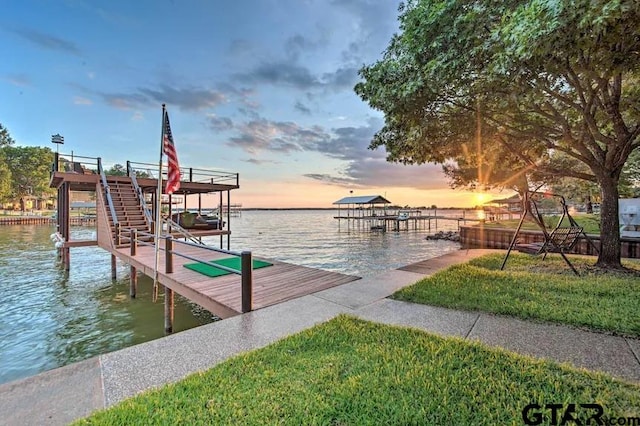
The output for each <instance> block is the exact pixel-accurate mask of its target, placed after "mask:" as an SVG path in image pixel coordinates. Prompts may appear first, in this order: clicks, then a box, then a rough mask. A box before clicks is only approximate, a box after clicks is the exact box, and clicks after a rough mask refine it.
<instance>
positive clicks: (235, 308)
mask: <svg viewBox="0 0 640 426" xmlns="http://www.w3.org/2000/svg"><path fill="white" fill-rule="evenodd" d="M161 248H164V244H161ZM173 251H174V255H173V272H172V273H166V272H165V270H166V269H165V262H166V256H165V251H164V250H160V257H159V262H158V265H159V267H158V282H159V283H160V284H162V285H164V286H166V287H168V288H170V289H171V290H173V291H175V292H176V293H178V294H180V295H182V296H184V297H186V298H187V299H189V300H191V301H193V302H195V303H197V304H198V305H200V306H202V307H203V308H205V309H207V310H208V311H210V312H212V313H213V314H215V315H217V316H219V317H220V318H228V317H230V316H234V315H238V314H240V313H241V312H242V289H241V277H240V276H239V275H235V274H229V275H224V276H220V277H214V278H211V277H208V276H206V275H203V274H200V273H198V272H195V271H192V270H190V269H187V268H185V267H184V264H185V263H193V260H190V259H187V258H185V257H182V256H180V255H176V254H175V253H180V254H181V255H186V256H189V257H191V258H196V259H202V260H208V261H211V260H217V259H221V258H224V257H229V255H228V254H224V253H219V252H214V251H211V250H208V249H206V248H205V247H195V246H191V245H189V246H187V245H181V246H180V247H179V248H175V247H174V249H173ZM112 254H114V255H115V256H117V257H119V258H120V259H121V260H122V261H123V262H125V263H128V264H130V265H131V266H133V267H134V268H136V269H137V270H138V271H140V272H142V273H144V274H145V275H148V276H150V277H153V275H154V272H153V271H154V266H155V249H154V247H153V246H151V245H149V246H139V247H137V250H136V255H135V256H132V255H131V254H130V248H128V247H127V248H120V249H113V250H112ZM259 260H264V261H268V262H270V263H272V264H273V266H269V267H266V268H260V269H255V270H253V291H252V300H253V303H252V309H260V308H264V307H266V306H270V305H275V304H277V303H280V302H284V301H286V300H291V299H295V298H297V297H302V296H305V295H308V294H311V293H315V292H317V291H320V290H325V289H327V288H331V287H335V286H337V285H341V284H344V283H348V282H350V281H354V280H357V279H359V277H356V276H351V275H345V274H340V273H337V272H330V271H324V270H320V269H314V268H308V267H304V266H298V265H292V264H289V263H285V262H279V261H277V260H272V259H263V258H260V259H259Z"/></svg>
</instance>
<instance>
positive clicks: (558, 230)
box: [500, 191, 598, 275]
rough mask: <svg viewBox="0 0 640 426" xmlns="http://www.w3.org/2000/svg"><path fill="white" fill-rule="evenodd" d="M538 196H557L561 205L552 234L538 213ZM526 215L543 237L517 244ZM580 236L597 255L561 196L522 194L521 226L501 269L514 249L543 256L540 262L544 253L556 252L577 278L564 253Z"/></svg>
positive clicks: (595, 248)
mask: <svg viewBox="0 0 640 426" xmlns="http://www.w3.org/2000/svg"><path fill="white" fill-rule="evenodd" d="M541 196H542V197H548V198H551V197H557V198H558V199H559V200H560V204H561V205H562V215H561V216H560V219H559V220H558V223H557V225H556V226H555V228H553V230H551V231H549V229H548V227H547V225H546V223H545V220H544V217H543V215H542V213H541V209H540V208H539V206H538V200H539V198H540V197H541ZM528 215H529V216H531V220H532V221H533V222H534V223H536V224H537V225H538V227H539V228H540V230H541V231H542V234H543V236H544V240H543V241H541V242H535V243H519V242H518V234H519V233H520V229H521V228H522V224H523V222H524V220H525V219H526V217H527V216H528ZM567 222H568V223H567ZM581 236H584V238H586V240H587V241H588V242H589V244H591V246H592V247H593V249H594V250H595V251H596V252H598V249H597V247H596V246H595V244H594V243H593V241H591V239H590V238H589V236H588V235H587V234H586V233H585V232H584V228H583V227H581V226H580V225H579V224H578V223H577V222H576V221H575V219H574V218H573V217H571V215H570V214H569V209H568V207H567V203H566V201H565V199H564V197H563V196H561V195H556V194H550V193H545V194H541V193H539V192H535V191H528V192H526V193H525V195H524V199H523V213H522V217H521V218H520V223H519V224H518V228H517V229H516V232H515V234H514V235H513V239H512V240H511V244H510V245H509V249H508V250H507V254H506V256H505V258H504V260H503V262H502V266H501V267H500V270H504V267H505V265H506V263H507V259H508V258H509V254H511V250H513V249H514V248H515V249H516V250H518V251H520V252H523V253H528V254H533V255H538V254H543V253H544V255H543V257H542V260H544V259H546V257H547V254H549V253H558V254H560V256H562V258H563V259H564V261H565V262H566V264H567V265H568V266H569V267H570V268H571V270H572V271H573V272H574V273H575V274H576V275H580V274H579V273H578V271H577V270H576V268H575V267H574V266H573V264H572V263H571V262H570V261H569V259H568V258H567V256H566V253H569V252H570V251H571V249H573V247H574V246H575V245H576V243H577V242H578V240H579V239H580V237H581Z"/></svg>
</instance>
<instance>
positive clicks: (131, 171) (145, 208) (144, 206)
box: [127, 161, 153, 229]
mask: <svg viewBox="0 0 640 426" xmlns="http://www.w3.org/2000/svg"><path fill="white" fill-rule="evenodd" d="M127 175H128V176H129V177H130V178H131V184H132V185H133V188H134V189H135V191H136V194H137V195H138V199H139V200H140V206H141V207H142V211H143V212H144V218H145V219H146V220H147V226H148V227H149V229H152V228H151V224H152V223H153V218H152V217H151V216H152V215H151V210H149V206H147V203H146V201H145V199H144V194H143V193H142V189H141V188H140V185H138V179H137V173H136V169H134V168H133V167H132V166H131V161H127Z"/></svg>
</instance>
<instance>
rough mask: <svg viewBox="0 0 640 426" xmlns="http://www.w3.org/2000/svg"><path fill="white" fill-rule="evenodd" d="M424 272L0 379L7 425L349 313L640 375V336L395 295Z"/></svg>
mask: <svg viewBox="0 0 640 426" xmlns="http://www.w3.org/2000/svg"><path fill="white" fill-rule="evenodd" d="M488 252H490V250H471V251H456V252H451V253H448V254H446V255H444V256H441V257H438V258H435V259H432V260H428V261H424V262H420V268H414V270H421V271H425V273H427V274H428V273H433V272H435V271H437V270H439V269H442V268H445V267H447V266H449V265H452V264H455V263H460V262H465V261H468V260H470V259H471V258H473V257H477V256H480V255H483V254H486V253H488ZM403 269H406V268H403ZM409 269H411V268H409ZM426 271H428V272H426ZM425 273H417V272H408V271H406V270H393V271H387V272H384V273H382V274H379V275H375V276H372V277H366V278H363V279H361V280H358V281H353V282H351V283H348V284H344V285H341V286H339V287H334V288H331V289H328V290H324V291H321V292H318V293H315V294H313V295H309V296H305V297H302V298H299V299H295V300H291V301H288V302H285V303H281V304H279V305H275V306H271V307H268V308H264V309H260V310H258V311H254V312H250V313H247V314H243V315H239V316H236V317H233V318H229V319H226V320H223V321H219V322H216V323H212V324H208V325H204V326H201V327H198V328H195V329H191V330H187V331H183V332H181V333H177V334H174V335H172V336H168V337H165V338H162V339H158V340H154V341H151V342H147V343H144V344H141V345H137V346H133V347H130V348H126V349H122V350H120V351H117V352H112V353H108V354H105V355H101V356H99V357H95V358H92V359H89V360H86V361H82V362H79V363H75V364H72V365H69V366H66V367H62V368H58V369H56V370H52V371H48V372H45V373H41V374H39V375H36V376H33V377H30V378H27V379H24V380H19V381H15V382H11V383H7V384H4V385H0V413H2V414H1V415H0V424H2V425H4V424H6V425H42V424H47V425H58V424H67V423H69V422H71V421H73V420H75V419H78V418H81V417H84V416H87V415H88V414H90V413H91V412H93V411H95V410H98V409H101V408H104V407H109V406H111V405H113V404H116V403H118V402H119V401H122V400H124V399H126V398H129V397H131V396H133V395H135V394H137V393H139V392H141V391H143V390H146V389H150V388H153V387H158V386H161V385H163V384H166V383H171V382H175V381H177V380H180V379H181V378H183V377H185V376H186V375H188V374H191V373H194V372H197V371H202V370H205V369H208V368H210V367H212V366H214V365H216V364H218V363H219V362H221V361H224V360H225V359H227V358H229V357H231V356H233V355H236V354H239V353H241V352H245V351H248V350H252V349H257V348H261V347H264V346H266V345H268V344H270V343H273V342H275V341H277V340H279V339H281V338H283V337H285V336H288V335H290V334H293V333H296V332H298V331H301V330H303V329H305V328H308V327H310V326H312V325H314V324H317V323H319V322H323V321H326V320H328V319H331V318H333V317H334V316H336V315H338V314H340V313H348V314H351V315H355V316H358V317H360V318H363V319H367V320H371V321H377V322H382V323H387V324H394V325H403V326H411V327H417V328H420V329H424V330H426V331H429V332H433V333H437V334H440V335H445V336H459V337H463V338H467V339H477V340H479V341H482V342H484V343H486V344H488V345H491V346H499V347H503V348H505V349H508V350H511V351H514V352H517V353H521V354H526V355H531V356H535V357H540V358H548V359H552V360H556V361H560V362H568V363H571V364H573V365H574V366H576V367H582V368H586V369H590V370H596V371H603V372H607V373H610V374H611V375H613V376H615V377H619V378H622V379H624V380H628V381H634V382H639V383H640V361H639V359H640V340H639V339H625V338H622V337H616V336H610V335H606V334H600V333H593V332H588V331H583V330H578V329H575V328H571V327H565V326H559V325H550V324H541V323H532V322H527V321H522V320H519V319H514V318H508V317H499V316H495V315H490V314H485V313H479V312H467V311H457V310H452V309H445V308H438V307H433V306H425V305H417V304H412V303H406V302H401V301H395V300H390V299H387V298H386V297H387V296H389V295H391V294H392V293H394V292H395V291H396V290H398V289H400V288H402V287H404V286H406V285H409V284H412V283H414V282H415V281H417V280H419V279H420V278H422V277H424V276H425Z"/></svg>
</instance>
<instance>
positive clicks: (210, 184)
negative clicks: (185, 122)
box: [50, 153, 359, 333]
mask: <svg viewBox="0 0 640 426" xmlns="http://www.w3.org/2000/svg"><path fill="white" fill-rule="evenodd" d="M78 158H82V159H84V160H87V157H78V156H75V158H74V159H72V160H71V161H68V160H64V158H62V159H61V157H60V156H59V155H58V153H56V156H55V161H54V167H53V170H52V174H51V181H50V186H51V187H53V188H57V190H58V232H57V233H56V247H59V255H60V257H61V259H62V261H63V264H64V265H65V269H66V270H69V264H70V248H72V247H84V246H89V245H98V246H99V247H101V248H102V249H104V250H106V251H108V252H109V253H110V254H111V276H112V278H114V279H115V278H116V270H117V268H116V258H120V259H121V261H123V262H124V263H127V264H128V265H130V271H131V272H130V296H131V297H136V292H137V290H136V287H137V276H138V275H137V274H138V272H141V273H143V274H145V275H147V276H149V277H151V278H154V275H155V273H154V272H155V267H156V250H155V243H154V241H155V238H154V233H155V230H157V229H158V228H156V226H157V227H159V230H160V233H161V234H162V235H161V237H160V241H159V243H158V248H159V256H158V262H157V266H158V281H157V282H158V284H159V285H161V286H163V287H164V296H165V297H164V299H165V300H164V309H165V311H164V320H165V332H167V333H170V332H171V331H172V329H173V325H172V324H173V312H174V296H173V295H174V293H178V294H180V295H182V296H184V297H185V298H187V299H189V300H191V301H193V302H194V303H197V304H198V305H200V306H202V307H203V308H204V309H206V310H208V311H210V312H211V313H213V314H215V315H217V316H219V317H220V318H227V317H231V316H234V315H238V314H240V313H243V312H249V311H252V310H255V309H260V308H264V307H267V306H271V305H274V304H277V303H280V302H284V301H286V300H290V299H294V298H297V297H302V296H305V295H308V294H311V293H315V292H317V291H321V290H325V289H327V288H331V287H334V286H337V285H340V284H344V283H347V282H350V281H354V280H357V279H359V277H355V276H350V275H344V274H340V273H336V272H329V271H323V270H319V269H313V268H308V267H304V266H297V265H292V264H288V263H285V262H279V261H277V260H271V259H264V260H265V261H268V262H269V263H271V264H272V265H270V266H267V267H264V268H259V269H255V270H253V269H252V268H251V261H252V255H251V253H250V252H242V253H236V252H232V251H230V249H229V244H230V243H229V241H230V237H231V228H230V223H231V216H232V214H231V213H232V208H230V207H238V205H237V204H232V203H231V197H230V192H231V191H232V190H234V189H238V188H239V177H238V174H237V173H228V172H217V171H207V170H199V169H192V168H189V169H184V168H183V169H182V170H181V171H182V179H181V182H180V188H179V189H178V190H177V191H176V192H175V194H176V195H179V196H183V197H184V202H185V209H186V205H187V203H186V198H187V196H194V195H195V196H197V197H198V206H199V207H198V210H200V204H201V196H202V195H203V194H209V195H214V196H215V195H217V197H216V198H218V211H220V212H222V213H226V217H225V215H221V216H220V219H221V221H222V223H223V226H221V227H219V228H218V227H215V228H214V229H206V230H193V229H189V231H187V230H184V229H179V227H177V225H176V224H175V223H173V224H172V223H170V222H169V221H164V222H166V223H163V222H159V223H156V219H155V218H156V217H158V214H157V213H158V211H157V208H159V204H160V203H157V202H155V201H158V200H157V187H158V181H157V180H156V179H153V178H150V177H138V176H137V172H136V170H140V169H143V170H144V169H145V168H146V167H147V165H145V164H144V163H131V162H127V176H112V175H109V176H107V175H106V173H105V171H104V169H103V167H102V161H101V159H100V158H96V159H93V160H95V163H94V164H95V165H94V164H89V163H87V162H85V163H82V164H80V163H78V162H77V160H78ZM63 160H64V161H63ZM70 164H73V165H74V167H73V168H71V167H70V168H69V169H70V170H71V169H73V170H74V171H75V170H76V169H78V170H79V169H83V170H91V172H89V173H76V172H74V171H67V170H66V169H67V166H68V165H70ZM135 164H139V165H138V167H137V169H136V167H134V165H135ZM76 166H78V167H76ZM63 168H64V170H65V171H61V169H63ZM72 190H74V191H92V192H95V194H96V219H95V221H96V240H95V241H89V240H86V241H72V240H71V233H70V225H71V215H70V201H71V197H70V192H71V191H72ZM224 195H226V197H224ZM168 198H169V202H171V196H169V197H168ZM224 198H226V202H225V200H224ZM149 199H150V200H151V202H149V201H148V200H149ZM149 205H151V206H152V208H151V211H149ZM205 235H217V236H220V247H219V248H214V247H212V246H205V245H202V244H201V238H200V237H202V236H205ZM223 236H225V237H226V243H227V249H226V250H224V249H223V248H222V245H223ZM228 257H236V258H239V260H240V264H241V267H240V270H235V269H229V268H227V269H225V267H222V268H220V269H223V270H225V272H228V273H229V274H228V275H222V276H218V277H209V276H207V275H204V274H201V273H199V272H195V271H193V270H191V269H187V268H185V267H184V265H185V264H186V263H194V262H201V263H208V262H211V261H214V260H218V259H221V258H228ZM261 260H262V259H261Z"/></svg>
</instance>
